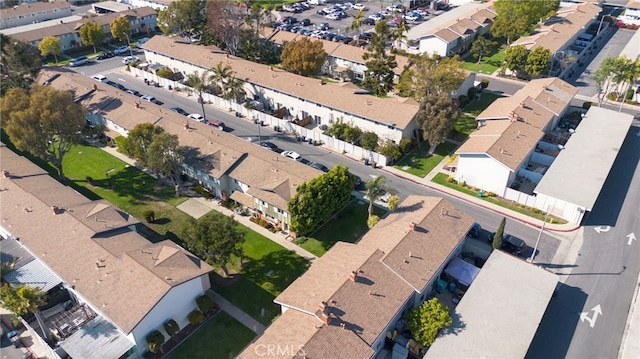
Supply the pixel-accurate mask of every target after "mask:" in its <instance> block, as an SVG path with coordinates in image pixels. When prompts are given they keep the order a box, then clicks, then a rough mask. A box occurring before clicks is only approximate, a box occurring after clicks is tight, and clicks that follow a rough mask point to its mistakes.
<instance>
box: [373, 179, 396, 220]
mask: <svg viewBox="0 0 640 359" xmlns="http://www.w3.org/2000/svg"><path fill="white" fill-rule="evenodd" d="M386 182H387V179H386V178H384V176H378V177H376V178H374V179H373V180H371V181H369V182H367V183H366V184H365V194H366V197H367V198H368V199H369V209H368V210H369V218H371V216H372V215H373V203H374V202H375V201H377V200H379V199H380V197H382V196H384V195H385V194H387V193H395V192H396V190H395V189H393V188H391V187H389V186H387V184H386Z"/></svg>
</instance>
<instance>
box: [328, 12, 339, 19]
mask: <svg viewBox="0 0 640 359" xmlns="http://www.w3.org/2000/svg"><path fill="white" fill-rule="evenodd" d="M325 17H326V18H327V19H329V20H340V16H339V15H338V14H336V13H333V14H329V15H326V16H325Z"/></svg>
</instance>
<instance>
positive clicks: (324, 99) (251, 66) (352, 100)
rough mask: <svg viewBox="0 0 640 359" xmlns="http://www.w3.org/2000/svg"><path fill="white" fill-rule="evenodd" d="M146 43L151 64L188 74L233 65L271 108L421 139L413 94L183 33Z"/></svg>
mask: <svg viewBox="0 0 640 359" xmlns="http://www.w3.org/2000/svg"><path fill="white" fill-rule="evenodd" d="M142 48H143V49H144V52H145V58H146V60H147V62H148V63H150V64H159V65H163V66H165V67H168V68H170V69H171V70H173V71H174V72H182V73H183V74H185V75H188V74H192V73H194V72H201V71H207V70H209V69H211V68H212V67H215V66H216V65H218V64H219V63H223V64H226V65H229V66H230V67H231V69H232V70H233V71H234V72H235V74H236V76H237V77H238V78H239V79H242V80H243V81H244V84H245V91H246V93H247V98H249V99H253V100H255V101H258V102H259V103H260V104H261V105H262V107H263V108H264V109H266V111H267V112H270V111H275V110H279V109H285V110H286V112H287V113H288V115H289V118H291V119H293V118H298V119H305V118H307V117H309V118H310V120H311V122H312V123H313V124H316V125H327V126H330V125H331V124H333V123H334V122H335V121H337V120H338V119H340V118H341V119H342V120H343V121H344V122H346V123H353V124H354V125H356V126H358V127H360V129H362V130H363V131H372V132H375V133H377V134H378V136H379V137H380V138H381V139H383V140H384V139H390V140H393V141H396V143H399V142H400V140H401V139H402V138H415V130H416V129H417V128H418V124H417V123H416V121H414V117H415V115H416V113H417V112H418V107H419V106H418V104H417V103H416V102H415V101H414V100H411V99H407V98H400V97H386V98H381V97H376V96H372V95H370V94H368V93H366V91H363V90H362V89H360V88H359V87H357V86H355V85H354V84H351V83H328V82H325V81H323V80H318V79H314V78H309V77H304V76H299V75H296V74H293V73H290V72H287V71H284V70H281V69H276V68H274V67H272V66H268V65H262V64H258V63H254V62H251V61H247V60H244V59H241V58H238V57H235V56H231V55H228V54H225V53H221V52H219V51H216V50H215V49H212V48H208V47H205V46H196V45H191V44H189V43H187V42H185V41H182V40H180V39H179V38H177V37H167V36H158V35H156V36H154V37H153V38H151V39H150V40H149V41H148V42H146V43H145V44H144V45H143V46H142Z"/></svg>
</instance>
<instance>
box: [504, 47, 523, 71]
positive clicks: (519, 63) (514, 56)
mask: <svg viewBox="0 0 640 359" xmlns="http://www.w3.org/2000/svg"><path fill="white" fill-rule="evenodd" d="M528 57H529V50H527V48H526V47H524V46H522V45H520V46H509V47H507V49H506V50H505V52H504V62H503V65H502V66H503V68H505V69H507V70H511V71H512V72H513V73H514V74H515V75H516V76H524V69H525V67H526V66H527V58H528Z"/></svg>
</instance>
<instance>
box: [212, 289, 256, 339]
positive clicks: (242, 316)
mask: <svg viewBox="0 0 640 359" xmlns="http://www.w3.org/2000/svg"><path fill="white" fill-rule="evenodd" d="M207 295H208V296H209V297H211V299H213V301H214V302H216V303H217V304H218V305H219V306H220V309H222V310H224V311H225V312H227V313H228V314H229V315H230V316H232V317H234V318H236V320H238V321H239V322H240V323H242V324H243V325H244V326H246V327H247V328H249V329H251V330H252V331H253V332H254V333H256V334H258V335H260V334H262V333H264V331H265V329H266V327H265V326H264V325H262V324H261V323H260V322H258V321H257V320H255V319H253V318H251V317H250V316H249V315H248V314H247V313H245V312H243V311H242V310H240V308H238V307H236V306H235V305H233V304H231V302H229V301H228V300H226V299H224V298H223V297H222V296H220V295H219V294H218V293H216V292H214V291H213V290H211V289H209V290H208V291H207Z"/></svg>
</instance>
